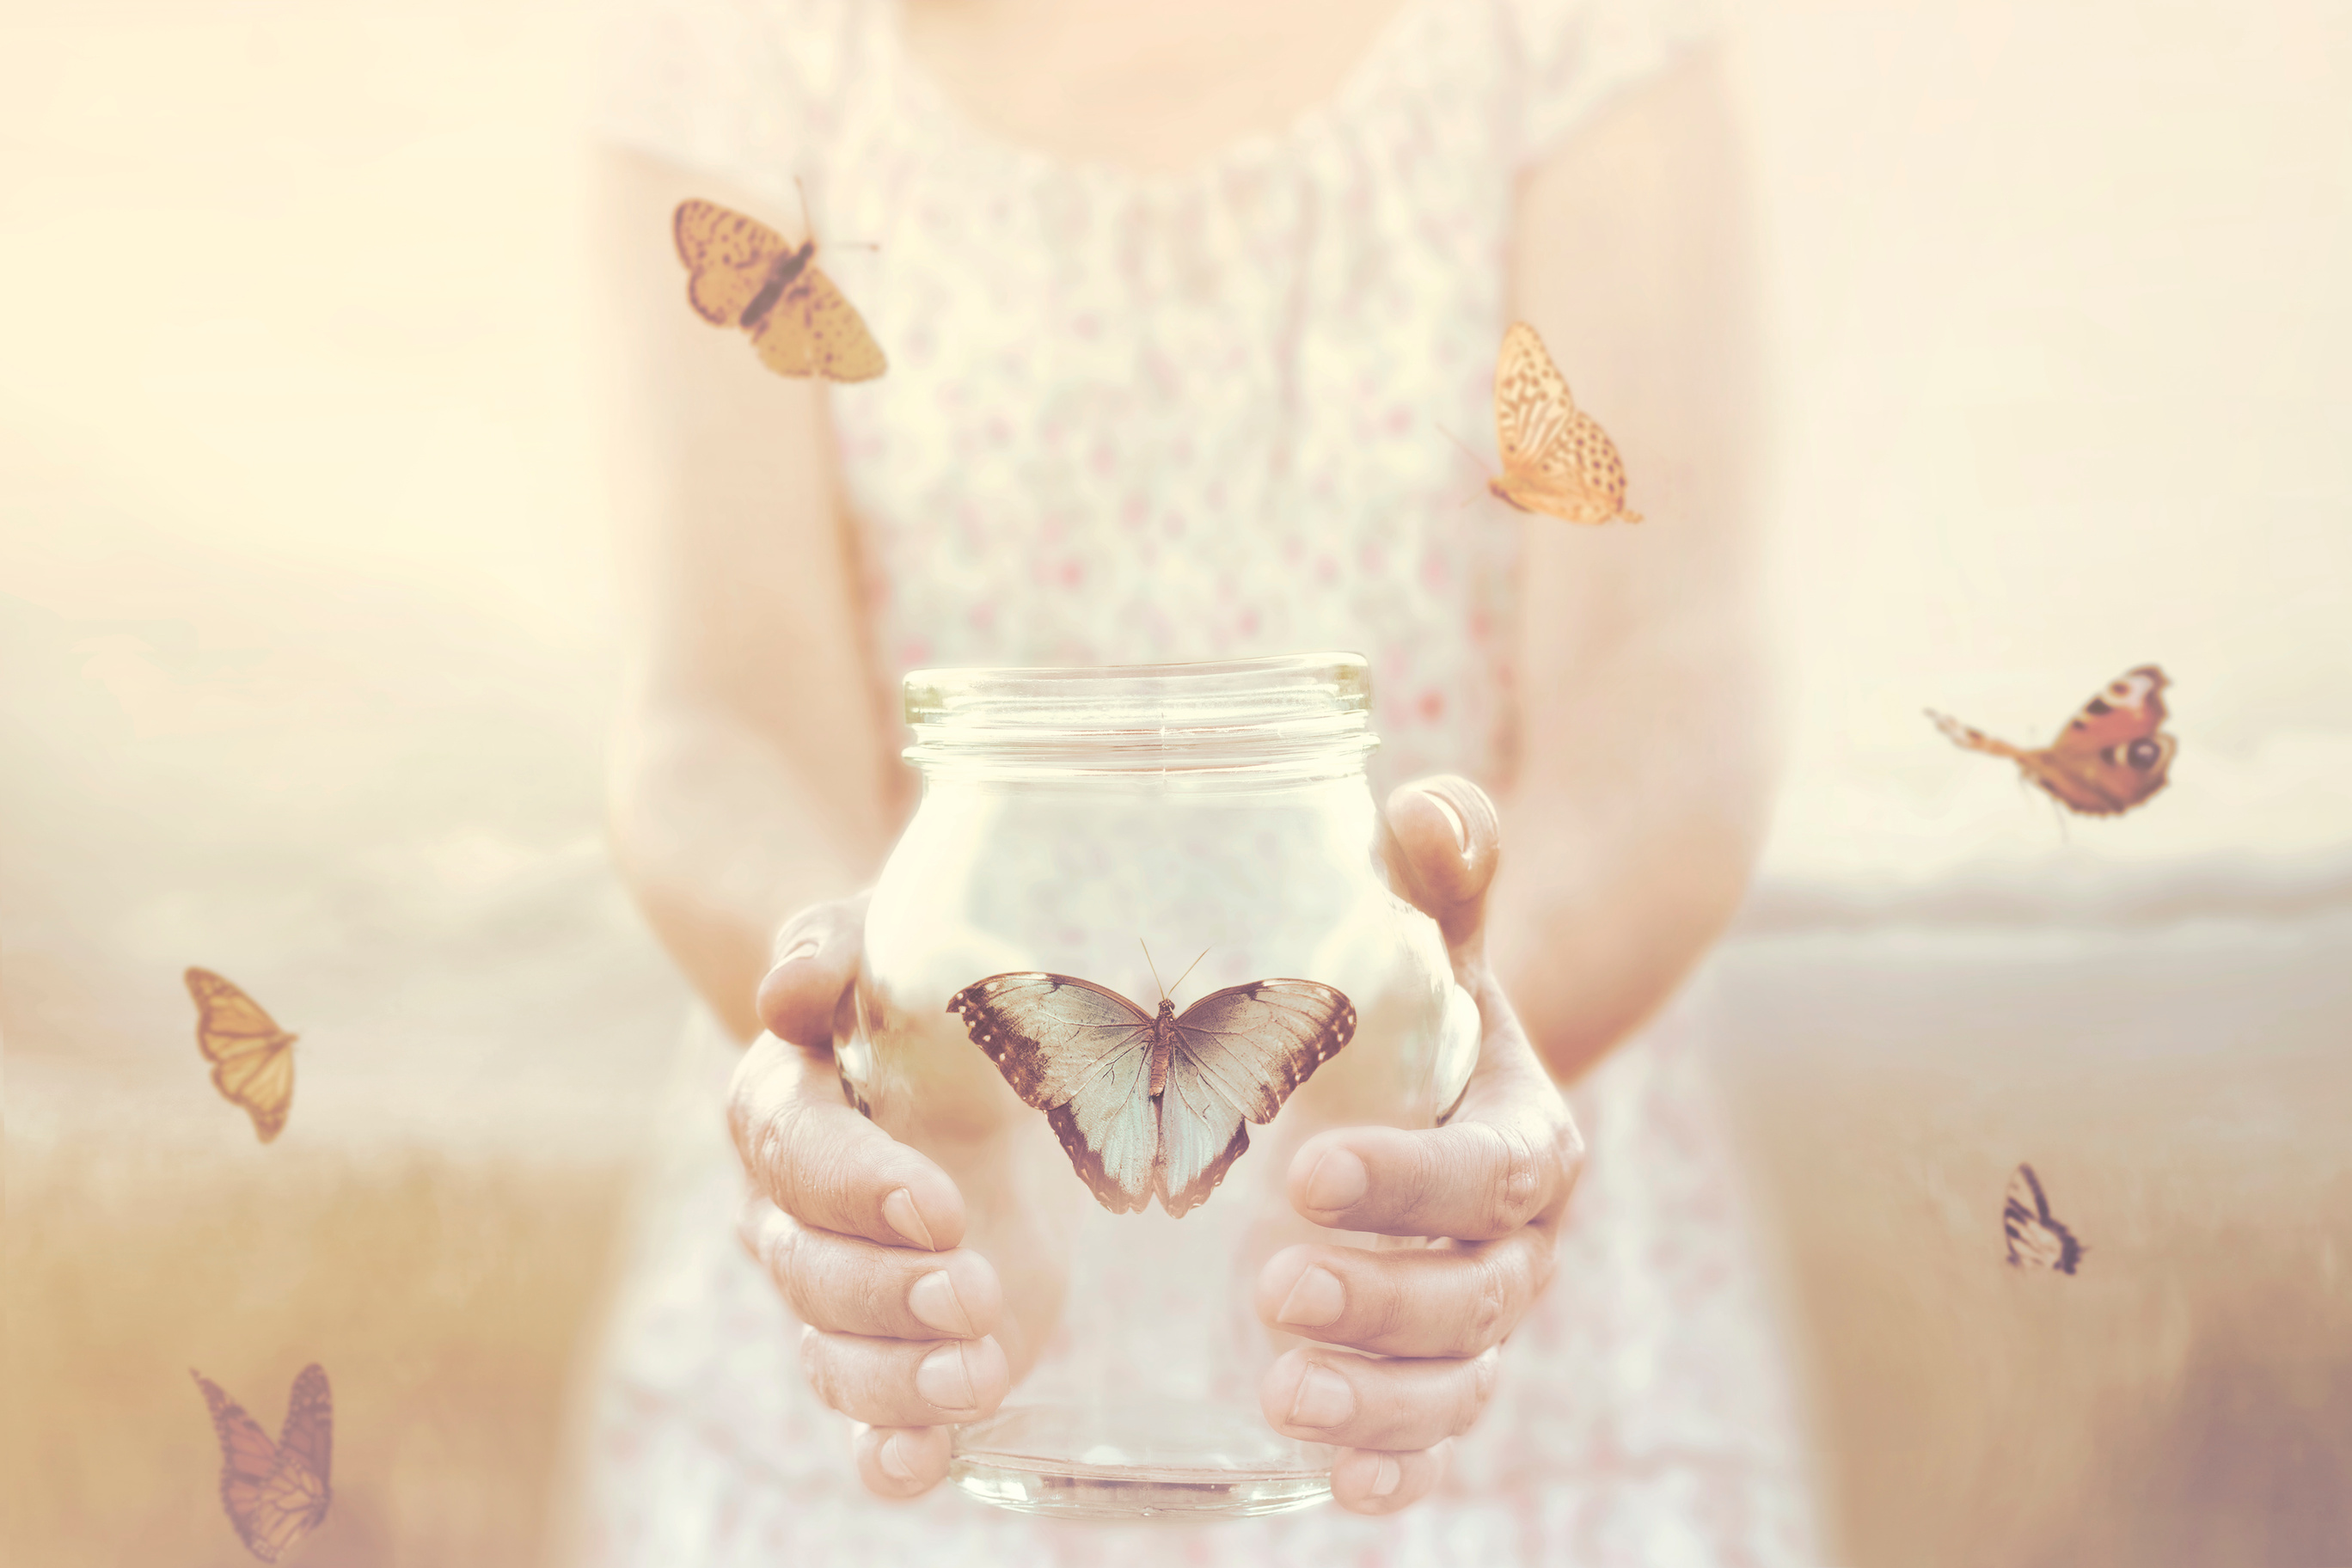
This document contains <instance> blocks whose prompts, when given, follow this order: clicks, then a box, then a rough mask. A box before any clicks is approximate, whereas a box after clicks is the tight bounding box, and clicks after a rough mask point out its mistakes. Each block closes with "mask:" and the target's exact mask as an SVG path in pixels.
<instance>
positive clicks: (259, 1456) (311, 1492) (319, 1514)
mask: <svg viewBox="0 0 2352 1568" xmlns="http://www.w3.org/2000/svg"><path fill="white" fill-rule="evenodd" d="M188 1375H189V1376H191V1377H193V1378H194V1379H195V1380H196V1387H197V1388H198V1389H199V1390H201V1391H202V1392H203V1394H204V1396H205V1408H206V1409H208V1410H209V1411H211V1413H212V1418H213V1431H214V1433H215V1435H216V1436H218V1437H219V1438H220V1446H221V1482H220V1490H221V1506H222V1507H223V1508H225V1509H226V1510H228V1518H229V1522H230V1523H231V1524H233V1525H235V1526H236V1533H237V1535H238V1537H239V1539H241V1540H243V1541H244V1542H245V1545H246V1550H247V1551H248V1552H252V1553H253V1554H254V1555H255V1556H256V1557H258V1558H260V1559H261V1560H262V1561H263V1562H264V1563H275V1562H277V1561H278V1558H279V1557H280V1556H282V1555H284V1554H285V1553H286V1552H288V1551H289V1550H291V1549H292V1548H293V1547H294V1545H295V1544H296V1543H297V1542H300V1541H301V1540H302V1539H303V1537H305V1536H307V1535H309V1534H310V1532H311V1531H314V1530H316V1529H318V1528H319V1526H320V1524H322V1523H323V1522H325V1521H326V1518H327V1507H328V1504H329V1503H331V1501H333V1500H334V1493H333V1491H332V1490H331V1488H330V1486H329V1482H328V1476H329V1471H330V1470H331V1468H332V1464H333V1457H334V1422H335V1412H334V1399H333V1395H332V1394H331V1392H330V1390H329V1388H328V1386H327V1374H326V1372H325V1371H324V1370H323V1369H322V1368H320V1366H319V1365H318V1364H317V1363H312V1364H311V1365H310V1366H306V1367H304V1368H303V1369H302V1370H301V1371H300V1372H299V1373H297V1374H295V1378H294V1389H293V1392H292V1394H289V1396H288V1398H287V1402H286V1424H285V1426H282V1427H281V1428H279V1430H278V1441H276V1442H275V1443H273V1442H271V1441H270V1440H269V1435H268V1433H267V1432H264V1431H263V1430H262V1429H261V1424H260V1423H259V1422H257V1421H256V1420H254V1418H253V1417H252V1416H250V1415H247V1414H246V1413H245V1407H244V1406H243V1405H239V1404H237V1402H236V1400H234V1399H231V1398H230V1397H229V1396H228V1395H227V1394H226V1393H224V1392H223V1391H222V1389H221V1386H220V1385H219V1384H216V1383H215V1382H213V1381H212V1380H211V1379H210V1378H208V1377H206V1376H205V1375H204V1374H203V1373H200V1372H195V1371H194V1370H191V1371H190V1372H189V1373H188Z"/></svg>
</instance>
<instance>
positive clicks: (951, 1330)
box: [907, 1268, 971, 1340]
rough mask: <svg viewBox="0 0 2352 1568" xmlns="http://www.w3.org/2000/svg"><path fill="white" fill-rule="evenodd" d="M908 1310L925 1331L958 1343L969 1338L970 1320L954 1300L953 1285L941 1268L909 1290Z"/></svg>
mask: <svg viewBox="0 0 2352 1568" xmlns="http://www.w3.org/2000/svg"><path fill="white" fill-rule="evenodd" d="M907 1310H908V1311H910V1312H912V1313H914V1314H915V1316H916V1317H918V1318H919V1319H920V1320H922V1322H923V1326H924V1327H926V1328H931V1329H937V1330H938V1331H940V1332H941V1333H943V1334H953V1335H955V1336H956V1337H957V1338H958V1339H966V1340H968V1339H970V1338H971V1318H970V1317H969V1316H968V1315H967V1314H966V1313H965V1311H964V1310H963V1303H962V1302H961V1301H960V1300H957V1299H956V1292H955V1281H954V1280H952V1279H949V1278H948V1271H947V1270H946V1269H944V1268H934V1269H932V1270H931V1271H930V1272H929V1274H926V1275H924V1276H923V1277H922V1278H921V1279H918V1280H916V1281H915V1282H914V1284H912V1285H910V1286H908V1289H907Z"/></svg>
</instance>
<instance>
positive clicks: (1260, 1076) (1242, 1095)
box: [948, 971, 1356, 1216]
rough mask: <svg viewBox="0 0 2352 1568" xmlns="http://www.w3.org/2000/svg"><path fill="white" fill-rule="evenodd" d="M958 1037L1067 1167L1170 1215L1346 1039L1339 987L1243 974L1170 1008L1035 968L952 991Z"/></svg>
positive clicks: (1105, 1194)
mask: <svg viewBox="0 0 2352 1568" xmlns="http://www.w3.org/2000/svg"><path fill="white" fill-rule="evenodd" d="M948 1011H950V1012H951V1013H956V1014H959V1015H961V1017H962V1019H963V1023H964V1027H965V1030H966V1032H967V1033H968V1034H969V1035H970V1036H971V1041H972V1043H973V1044H974V1045H976V1046H978V1047H980V1048H981V1049H982V1051H983V1052H985V1053H986V1054H987V1056H988V1058H989V1060H990V1061H992V1062H993V1063H995V1064H996V1068H997V1070H998V1071H999V1072H1001V1073H1003V1075H1004V1081H1005V1082H1006V1083H1007V1084H1009V1085H1011V1086H1012V1089H1013V1092H1014V1093H1015V1094H1017V1095H1019V1096H1020V1097H1021V1098H1022V1100H1024V1101H1026V1102H1027V1103H1028V1104H1030V1105H1033V1106H1034V1107H1036V1108H1037V1109H1038V1110H1043V1111H1044V1112H1045V1117H1046V1120H1047V1121H1048V1122H1050V1123H1051V1124H1052V1126H1053V1128H1054V1131H1055V1135H1056V1136H1057V1137H1059V1138H1060V1140H1061V1142H1062V1148H1063V1151H1064V1152H1066V1153H1067V1154H1068V1155H1069V1157H1070V1163H1071V1167H1072V1168H1073V1169H1074V1170H1076V1172H1077V1173H1078V1174H1079V1176H1080V1177H1081V1178H1083V1179H1084V1180H1085V1182H1086V1184H1087V1186H1088V1187H1089V1188H1090V1189H1092V1191H1093V1193H1094V1194H1095V1197H1096V1199H1097V1201H1098V1202H1100V1203H1101V1204H1102V1205H1103V1206H1104V1207H1105V1208H1108V1209H1109V1210H1110V1211H1111V1212H1112V1213H1114V1214H1128V1213H1132V1212H1136V1211H1139V1210H1141V1209H1142V1208H1143V1207H1144V1206H1145V1205H1147V1204H1148V1203H1149V1202H1150V1198H1151V1196H1152V1194H1155V1193H1157V1194H1159V1197H1160V1207H1161V1208H1162V1209H1164V1210H1166V1211H1167V1213H1168V1214H1169V1215H1171V1216H1181V1215H1183V1214H1185V1213H1187V1212H1188V1211H1190V1210H1192V1209H1193V1208H1195V1207H1197V1206H1198V1205H1201V1204H1202V1203H1204V1202H1206V1201H1207V1200H1208V1196H1209V1194H1210V1193H1211V1192H1212V1191H1213V1190H1214V1189H1215V1187H1216V1185H1217V1184H1218V1183H1220V1182H1222V1181H1223V1180H1224V1176H1225V1173H1226V1172H1227V1171H1228V1170H1230V1169H1231V1168H1232V1166H1233V1163H1234V1161H1235V1160H1238V1159H1239V1158H1241V1156H1242V1153H1243V1152H1244V1150H1246V1149H1247V1148H1248V1147H1249V1131H1248V1124H1249V1123H1250V1122H1253V1121H1255V1122H1258V1123H1260V1124H1263V1123H1265V1122H1267V1121H1272V1120H1274V1117H1275V1114H1276V1112H1277V1111H1279V1110H1281V1109H1282V1105H1283V1102H1284V1101H1285V1100H1287V1099H1289V1097H1290V1095H1291V1092H1292V1091H1293V1090H1295V1089H1297V1087H1298V1086H1299V1085H1300V1084H1302V1083H1304V1082H1306V1081H1307V1078H1308V1077H1309V1076H1311V1075H1312V1074H1313V1073H1314V1071H1315V1069H1316V1068H1318V1067H1320V1066H1321V1065H1322V1064H1323V1063H1325V1062H1327V1061H1328V1060H1330V1059H1331V1058H1332V1057H1334V1056H1336V1055H1338V1054H1339V1051H1340V1050H1341V1048H1342V1047H1345V1046H1346V1045H1347V1044H1348V1042H1349V1040H1350V1039H1352V1038H1354V1037H1355V1032H1356V1010H1355V1008H1354V1006H1353V1005H1350V1004H1349V1001H1348V998H1347V997H1346V995H1344V994H1342V993H1340V992H1339V991H1338V990H1335V989H1334V988H1332V987H1331V986H1328V985H1324V984H1319V983H1318V982H1315V981H1311V980H1256V981H1252V982H1250V983H1249V984H1246V985H1231V986H1227V987H1226V988H1225V989H1224V990H1223V991H1217V992H1213V993H1211V994H1209V995H1207V996H1203V997H1202V998H1201V1000H1200V1001H1198V1002H1195V1003H1194V1004H1193V1005H1192V1006H1190V1007H1187V1008H1186V1009H1184V1011H1183V1012H1182V1013H1181V1014H1180V1013H1178V1012H1177V1011H1176V1005H1175V1004H1174V1003H1173V1002H1171V1001H1170V1000H1168V999H1167V998H1165V997H1162V998H1161V999H1160V1007H1159V1010H1158V1012H1157V1013H1156V1014H1152V1013H1146V1012H1145V1011H1144V1010H1143V1009H1142V1008H1140V1007H1139V1006H1137V1005H1135V1004H1134V1003H1132V1002H1130V1001H1129V1000H1128V999H1127V998H1126V997H1124V996H1122V995H1120V994H1118V993H1117V992H1116V991H1111V990H1109V989H1107V988H1106V987H1104V986H1100V985H1097V984H1093V983H1092V982H1090V981H1085V980H1078V979H1074V978H1072V977H1071V976H1069V975H1066V974H1049V973H1044V972H1042V971H1025V972H1022V973H1007V974H992V975H991V976H989V977H988V978H987V979H985V980H982V981H979V982H976V983H975V984H971V985H968V986H966V987H964V988H963V989H962V990H961V991H959V992H958V993H956V994H955V995H954V997H953V998H951V999H950V1001H949V1003H948Z"/></svg>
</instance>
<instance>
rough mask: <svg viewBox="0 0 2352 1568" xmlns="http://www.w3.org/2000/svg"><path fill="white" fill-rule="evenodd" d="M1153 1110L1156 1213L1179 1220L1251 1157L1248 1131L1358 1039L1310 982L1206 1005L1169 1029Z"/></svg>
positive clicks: (1240, 989) (1331, 999)
mask: <svg viewBox="0 0 2352 1568" xmlns="http://www.w3.org/2000/svg"><path fill="white" fill-rule="evenodd" d="M1171 1028H1172V1032H1173V1034H1174V1036H1175V1048H1174V1050H1173V1051H1171V1053H1170V1058H1169V1063H1168V1084H1167V1088H1166V1089H1165V1091H1164V1092H1163V1093H1162V1094H1161V1096H1160V1159H1159V1169H1158V1172H1157V1173H1156V1180H1157V1184H1158V1186H1159V1189H1160V1207H1162V1208H1163V1209H1165V1210H1167V1211H1168V1213H1169V1214H1170V1215H1182V1214H1184V1213H1185V1212H1186V1211H1188V1210H1190V1209H1193V1208H1196V1207H1198V1206H1199V1205H1202V1204H1203V1203H1205V1202H1207V1201H1208V1197H1209V1194H1210V1193H1211V1192H1213V1191H1214V1190H1215V1188H1216V1185H1217V1184H1218V1183H1219V1182H1222V1181H1223V1180H1224V1179H1225V1172H1226V1171H1227V1170H1229V1169H1230V1168H1231V1167H1232V1165H1233V1163H1234V1161H1235V1160H1238V1159H1240V1158H1241V1157H1242V1152H1243V1151H1244V1150H1245V1149H1247V1148H1248V1147H1249V1128H1248V1126H1247V1125H1246V1124H1247V1123H1249V1122H1252V1121H1255V1122H1259V1123H1261V1124H1263V1123H1265V1122H1267V1121H1273V1120H1274V1117H1275V1113H1276V1111H1278V1110H1281V1109H1282V1104H1283V1101H1285V1100H1288V1099H1289V1098H1290V1096H1291V1092H1292V1091H1293V1090H1294V1089H1297V1087H1298V1086H1299V1085H1300V1084H1302V1083H1305V1082H1306V1081H1307V1079H1308V1078H1310V1077H1312V1076H1313V1075H1314V1072H1315V1069H1316V1068H1318V1067H1321V1066H1322V1065H1323V1064H1324V1063H1325V1062H1327V1061H1329V1060H1330V1059H1331V1058H1333V1057H1335V1056H1337V1055H1339V1051H1340V1050H1341V1048H1342V1047H1345V1046H1346V1045H1347V1043H1348V1042H1349V1040H1351V1039H1353V1038H1355V1035H1356V1009H1355V1007H1354V1006H1353V1005H1351V1004H1350V1003H1349V1000H1348V998H1347V996H1346V995H1345V994H1343V993H1341V992H1339V991H1338V990H1335V989H1333V988H1332V987H1331V986H1328V985H1323V984H1318V983H1317V982H1315V981H1312V980H1256V981H1252V982H1251V983H1250V984H1246V985H1232V986H1228V987H1226V988H1225V989H1224V990H1223V991H1217V992H1213V993H1211V994H1209V995H1206V996H1203V997H1202V998H1201V1000H1199V1001H1198V1002H1195V1003H1193V1004H1192V1005H1191V1006H1190V1007H1187V1008H1185V1009H1184V1011H1183V1013H1182V1014H1181V1016H1178V1017H1177V1019H1176V1020H1175V1022H1174V1024H1173V1025H1172V1026H1171Z"/></svg>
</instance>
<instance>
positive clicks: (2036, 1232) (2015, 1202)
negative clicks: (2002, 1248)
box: [2000, 1165, 2090, 1274]
mask: <svg viewBox="0 0 2352 1568" xmlns="http://www.w3.org/2000/svg"><path fill="white" fill-rule="evenodd" d="M2000 1227H2001V1229H2002V1230H2003V1231H2005V1232H2007V1233H2008V1236H2009V1261H2010V1266H2011V1268H2028V1267H2032V1268H2054V1269H2056V1270H2057V1271H2058V1272H2059V1273H2061V1274H2072V1273H2073V1272H2074V1265H2076V1264H2077V1263H2080V1262H2081V1261H2082V1260H2083V1254H2084V1253H2085V1252H2088V1251H2089V1250H2090V1248H2089V1247H2084V1245H2083V1244H2082V1243H2081V1242H2079V1241H2077V1240H2075V1239H2074V1232H2073V1231H2071V1230H2068V1229H2067V1228H2066V1227H2065V1226H2063V1225H2061V1224H2059V1223H2058V1218H2057V1216H2056V1215H2053V1214H2052V1213H2051V1212H2050V1200H2049V1198H2048V1197H2046V1196H2044V1195H2043V1194H2042V1178H2041V1177H2039V1176H2037V1175H2035V1174H2034V1173H2033V1167H2032V1166H2031V1165H2020V1166H2018V1168H2017V1169H2016V1171H2015V1172H2013V1173H2011V1176H2010V1178H2009V1194H2008V1199H2007V1201H2006V1202H2005V1203H2003V1204H2002V1205H2001V1210H2000Z"/></svg>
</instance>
